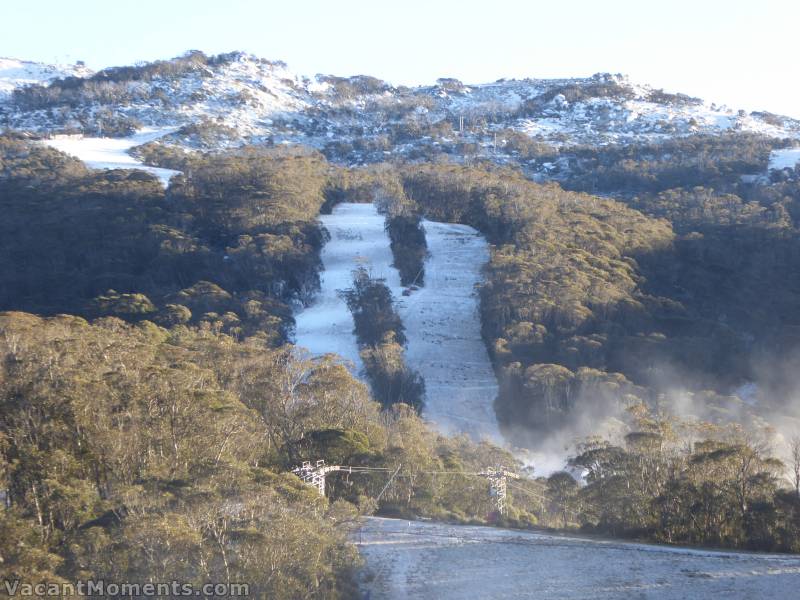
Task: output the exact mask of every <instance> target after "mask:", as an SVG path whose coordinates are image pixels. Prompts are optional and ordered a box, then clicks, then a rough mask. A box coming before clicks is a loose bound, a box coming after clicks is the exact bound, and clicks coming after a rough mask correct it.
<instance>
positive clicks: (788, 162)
mask: <svg viewBox="0 0 800 600" xmlns="http://www.w3.org/2000/svg"><path fill="white" fill-rule="evenodd" d="M798 162H800V148H784V149H782V150H773V151H772V153H771V154H770V156H769V168H770V170H772V169H787V168H788V169H793V168H794V166H795V165H796V164H797V163H798Z"/></svg>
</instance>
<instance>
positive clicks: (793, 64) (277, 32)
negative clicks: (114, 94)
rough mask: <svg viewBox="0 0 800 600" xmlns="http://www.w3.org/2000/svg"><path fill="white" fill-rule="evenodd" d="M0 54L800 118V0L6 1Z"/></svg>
mask: <svg viewBox="0 0 800 600" xmlns="http://www.w3.org/2000/svg"><path fill="white" fill-rule="evenodd" d="M0 32H1V33H0V56H11V57H15V58H26V59H31V60H40V61H48V62H53V61H55V60H57V61H60V62H72V61H75V60H79V59H80V60H84V61H86V63H87V64H88V65H89V66H90V67H93V68H101V67H105V66H110V65H117V64H130V63H132V62H135V61H139V60H154V59H158V58H169V57H172V56H175V55H178V54H181V53H183V52H185V51H186V50H188V49H191V48H196V49H200V50H203V51H206V52H209V53H217V52H226V51H230V50H246V51H249V52H252V53H254V54H257V55H259V56H262V57H264V58H269V59H275V60H277V59H280V60H285V61H286V62H288V63H289V66H290V67H291V68H292V69H294V70H295V71H297V72H299V73H301V74H305V75H313V74H315V73H334V74H338V75H351V74H361V73H364V74H370V75H375V76H378V77H381V78H383V79H387V80H389V81H391V82H392V83H397V84H399V83H403V84H415V83H430V82H433V81H434V80H435V79H436V78H437V77H444V76H450V77H458V78H460V79H462V80H464V81H465V82H468V83H479V82H484V81H494V80H496V79H498V78H500V77H518V78H519V77H561V76H583V75H591V74H592V73H596V72H599V71H609V72H612V73H617V72H622V73H627V74H629V75H630V76H631V77H633V78H634V79H635V80H636V81H639V82H643V83H650V84H652V85H655V86H658V87H664V88H666V89H667V90H670V91H682V92H686V93H690V94H694V95H700V96H702V97H704V98H707V99H708V100H713V101H716V102H719V103H725V104H728V105H729V106H732V107H735V108H740V107H743V108H747V109H751V110H753V109H766V110H771V111H773V112H779V113H784V114H791V115H793V116H796V117H800V77H799V76H798V74H799V73H800V68H798V64H799V63H800V2H798V1H797V0H761V1H758V2H757V1H742V0H727V1H717V0H693V1H687V0H664V1H662V2H652V1H649V0H608V1H603V0H573V1H571V2H570V1H559V0H547V1H538V0H535V1H527V2H526V1H522V0H488V1H477V0H461V1H460V2H458V1H452V0H444V1H436V0H426V1H421V0H405V1H402V2H391V3H389V2H379V1H378V0H372V1H360V0H347V1H336V0H327V1H325V0H304V1H301V0H284V1H280V2H276V1H270V0H262V1H257V0H214V1H213V2H207V1H205V0H193V1H185V0H136V1H126V2H123V1H115V0H82V1H81V0H75V1H68V0H38V1H37V0H26V1H12V0H0Z"/></svg>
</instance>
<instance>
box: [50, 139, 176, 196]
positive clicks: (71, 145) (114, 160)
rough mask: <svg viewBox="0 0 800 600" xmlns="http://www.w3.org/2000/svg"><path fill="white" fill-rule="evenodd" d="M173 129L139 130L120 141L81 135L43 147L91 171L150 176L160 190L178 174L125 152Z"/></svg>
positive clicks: (55, 140)
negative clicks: (136, 172)
mask: <svg viewBox="0 0 800 600" xmlns="http://www.w3.org/2000/svg"><path fill="white" fill-rule="evenodd" d="M173 131H175V128H162V129H142V130H141V131H139V132H138V133H136V134H134V135H132V136H129V137H124V138H94V137H83V136H81V135H62V136H55V137H53V138H52V139H48V140H45V142H44V143H45V144H47V145H48V146H50V147H51V148H55V149H56V150H60V151H61V152H64V153H66V154H69V155H71V156H75V157H76V158H79V159H80V160H82V161H83V162H84V163H86V166H88V167H89V168H91V169H138V170H140V171H147V172H148V173H152V174H153V175H155V176H156V177H158V179H159V180H160V181H161V184H162V185H163V186H164V187H167V186H168V185H169V180H170V178H171V177H172V176H173V175H177V174H178V173H180V171H175V170H173V169H162V168H160V167H151V166H148V165H145V164H144V163H143V162H141V161H140V160H138V159H136V158H134V157H133V156H131V155H130V154H128V150H130V149H131V148H134V147H135V146H140V145H142V144H146V143H148V142H152V141H153V140H157V139H158V138H160V137H163V136H165V135H167V134H168V133H172V132H173Z"/></svg>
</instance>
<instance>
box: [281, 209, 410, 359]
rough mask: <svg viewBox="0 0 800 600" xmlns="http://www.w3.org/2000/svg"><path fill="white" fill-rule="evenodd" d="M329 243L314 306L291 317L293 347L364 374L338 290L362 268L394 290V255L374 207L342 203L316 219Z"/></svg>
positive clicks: (396, 276)
mask: <svg viewBox="0 0 800 600" xmlns="http://www.w3.org/2000/svg"><path fill="white" fill-rule="evenodd" d="M320 221H321V222H322V225H323V226H324V227H325V228H326V229H327V230H328V232H329V233H330V236H331V239H330V241H329V242H328V243H326V244H325V246H324V247H323V248H322V263H323V265H324V268H325V270H324V271H323V272H322V274H321V289H320V291H319V293H318V294H317V296H316V297H315V298H314V301H313V303H312V304H311V305H310V306H309V307H308V308H306V309H304V310H302V311H301V312H299V313H297V314H296V315H295V322H296V327H295V343H296V344H297V345H298V346H302V347H304V348H307V349H308V350H310V351H311V353H312V354H313V355H322V354H327V353H335V354H339V355H340V356H342V357H344V358H345V359H346V360H348V361H350V362H351V363H352V364H353V365H354V367H355V371H356V372H360V371H361V368H362V366H363V365H362V363H361V358H360V357H359V355H358V346H357V344H356V339H355V335H354V334H353V318H352V316H351V314H350V310H349V309H348V308H347V304H346V303H345V301H344V300H343V299H342V298H341V297H340V296H339V291H340V290H345V289H347V288H350V287H352V285H353V271H354V270H355V269H357V268H358V267H365V268H367V269H368V270H369V272H370V273H371V274H372V276H373V277H381V278H385V279H386V280H387V281H386V283H387V285H388V286H389V287H390V288H392V289H394V290H397V289H398V288H399V286H400V276H399V274H398V273H397V270H396V269H395V268H394V267H392V266H391V264H392V253H391V250H390V248H389V238H388V236H387V235H386V231H385V230H384V218H383V216H382V215H379V214H378V212H377V210H375V206H373V205H372V204H354V203H342V204H338V205H337V206H336V207H334V209H333V212H332V214H330V215H322V216H321V217H320Z"/></svg>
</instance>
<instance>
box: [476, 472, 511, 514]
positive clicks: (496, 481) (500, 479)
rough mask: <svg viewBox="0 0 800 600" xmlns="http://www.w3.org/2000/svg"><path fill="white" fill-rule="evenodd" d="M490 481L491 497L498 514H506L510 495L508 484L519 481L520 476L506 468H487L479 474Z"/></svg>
mask: <svg viewBox="0 0 800 600" xmlns="http://www.w3.org/2000/svg"><path fill="white" fill-rule="evenodd" d="M478 475H480V476H481V477H485V478H486V479H488V480H489V496H490V497H491V500H492V504H494V508H495V510H496V511H497V512H498V514H501V515H505V514H506V508H507V507H506V496H507V495H508V490H507V482H508V480H509V479H519V475H518V474H516V473H514V472H513V471H509V470H508V469H506V468H505V467H487V469H486V470H485V471H481V472H480V473H478Z"/></svg>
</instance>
